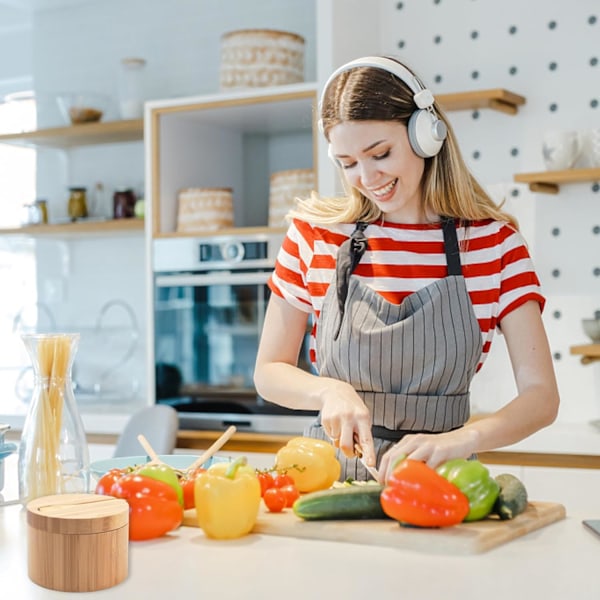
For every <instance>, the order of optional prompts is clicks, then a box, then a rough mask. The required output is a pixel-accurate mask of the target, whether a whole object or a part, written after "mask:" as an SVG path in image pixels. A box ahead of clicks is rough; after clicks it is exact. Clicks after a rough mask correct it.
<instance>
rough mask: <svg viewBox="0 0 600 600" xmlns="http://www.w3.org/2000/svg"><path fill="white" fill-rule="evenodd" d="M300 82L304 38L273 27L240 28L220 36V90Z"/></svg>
mask: <svg viewBox="0 0 600 600" xmlns="http://www.w3.org/2000/svg"><path fill="white" fill-rule="evenodd" d="M302 81H304V38H303V37H302V36H301V35H299V34H297V33H291V32H289V31H278V30H275V29H241V30H238V31H230V32H228V33H225V34H223V36H221V68H220V86H221V89H232V88H254V87H268V86H275V85H285V84H290V83H300V82H302Z"/></svg>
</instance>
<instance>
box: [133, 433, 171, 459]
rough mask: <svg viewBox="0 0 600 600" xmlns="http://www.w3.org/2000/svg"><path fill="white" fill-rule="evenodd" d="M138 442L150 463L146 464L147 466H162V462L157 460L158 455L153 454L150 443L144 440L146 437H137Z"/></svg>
mask: <svg viewBox="0 0 600 600" xmlns="http://www.w3.org/2000/svg"><path fill="white" fill-rule="evenodd" d="M137 439H138V442H139V443H140V444H141V445H142V448H143V449H144V450H145V451H146V454H147V455H148V456H149V457H150V462H149V463H147V464H149V465H162V464H164V461H162V460H160V458H158V454H156V452H154V448H153V447H152V446H151V445H150V442H149V441H148V440H147V439H146V436H144V435H142V434H141V433H140V435H138V436H137Z"/></svg>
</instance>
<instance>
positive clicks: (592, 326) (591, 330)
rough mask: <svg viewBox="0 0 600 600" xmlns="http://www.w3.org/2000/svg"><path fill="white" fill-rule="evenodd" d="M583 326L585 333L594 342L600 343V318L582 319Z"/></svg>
mask: <svg viewBox="0 0 600 600" xmlns="http://www.w3.org/2000/svg"><path fill="white" fill-rule="evenodd" d="M581 324H582V326H583V331H584V332H585V334H586V335H587V336H588V337H589V338H590V339H591V340H592V342H596V343H599V342H600V318H599V319H582V320H581Z"/></svg>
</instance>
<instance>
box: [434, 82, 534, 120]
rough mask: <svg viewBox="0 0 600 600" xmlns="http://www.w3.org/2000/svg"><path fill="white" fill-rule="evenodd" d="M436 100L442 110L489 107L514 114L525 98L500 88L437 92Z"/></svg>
mask: <svg viewBox="0 0 600 600" xmlns="http://www.w3.org/2000/svg"><path fill="white" fill-rule="evenodd" d="M436 100H437V102H438V103H439V104H440V105H441V106H442V108H443V109H444V110H448V111H450V110H471V109H478V108H490V109H492V110H497V111H500V112H503V113H506V114H509V115H516V114H517V112H518V110H519V106H522V105H523V104H525V98H524V97H523V96H520V95H519V94H515V93H513V92H509V91H508V90H504V89H502V88H495V89H491V90H477V91H473V92H458V93H456V94H438V95H437V96H436Z"/></svg>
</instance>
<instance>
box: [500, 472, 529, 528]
mask: <svg viewBox="0 0 600 600" xmlns="http://www.w3.org/2000/svg"><path fill="white" fill-rule="evenodd" d="M494 479H495V480H496V481H497V482H498V485H499V486H500V493H499V494H498V498H497V499H496V502H495V504H494V508H493V509H492V512H494V513H495V514H497V515H498V516H499V517H500V518H501V519H502V520H503V521H506V520H508V519H514V518H515V517H516V516H517V515H520V514H521V513H522V512H524V511H525V509H526V508H527V489H526V488H525V485H524V484H523V482H522V481H521V480H520V479H519V478H518V477H515V476H514V475H511V474H510V473H502V474H501V475H498V476H497V477H495V478H494Z"/></svg>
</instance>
